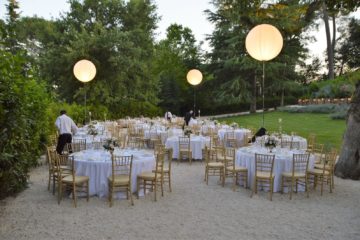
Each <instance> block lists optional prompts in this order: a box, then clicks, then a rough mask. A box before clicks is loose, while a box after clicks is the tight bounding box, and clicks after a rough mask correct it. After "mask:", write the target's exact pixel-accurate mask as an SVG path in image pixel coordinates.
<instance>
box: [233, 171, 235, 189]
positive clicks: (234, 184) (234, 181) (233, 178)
mask: <svg viewBox="0 0 360 240" xmlns="http://www.w3.org/2000/svg"><path fill="white" fill-rule="evenodd" d="M235 185H236V177H235V173H233V192H235Z"/></svg>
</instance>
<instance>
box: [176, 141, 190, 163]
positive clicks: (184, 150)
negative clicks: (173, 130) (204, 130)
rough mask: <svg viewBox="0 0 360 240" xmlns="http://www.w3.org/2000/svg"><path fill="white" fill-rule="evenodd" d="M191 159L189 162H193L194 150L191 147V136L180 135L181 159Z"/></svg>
mask: <svg viewBox="0 0 360 240" xmlns="http://www.w3.org/2000/svg"><path fill="white" fill-rule="evenodd" d="M184 157H185V158H186V159H189V163H190V164H191V163H192V151H191V148H190V137H179V159H178V161H181V160H182V159H183V158H184Z"/></svg>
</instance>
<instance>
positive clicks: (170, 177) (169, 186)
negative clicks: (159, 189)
mask: <svg viewBox="0 0 360 240" xmlns="http://www.w3.org/2000/svg"><path fill="white" fill-rule="evenodd" d="M168 174H169V190H170V192H172V190H171V174H170V172H169V173H168Z"/></svg>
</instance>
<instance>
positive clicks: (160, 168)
mask: <svg viewBox="0 0 360 240" xmlns="http://www.w3.org/2000/svg"><path fill="white" fill-rule="evenodd" d="M164 157H165V154H164V153H163V152H162V153H158V154H157V155H156V165H155V181H157V180H158V177H159V175H160V176H161V178H163V176H164V174H163V173H164Z"/></svg>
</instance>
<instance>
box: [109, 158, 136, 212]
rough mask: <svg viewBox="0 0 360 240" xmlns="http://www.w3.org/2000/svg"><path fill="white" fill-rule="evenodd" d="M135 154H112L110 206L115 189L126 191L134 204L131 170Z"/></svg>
mask: <svg viewBox="0 0 360 240" xmlns="http://www.w3.org/2000/svg"><path fill="white" fill-rule="evenodd" d="M132 163H133V156H116V155H114V154H113V153H112V154H111V176H109V177H108V185H109V206H110V207H111V206H112V201H113V193H114V192H115V191H126V197H127V199H129V196H130V202H131V205H134V201H133V198H132V192H131V172H132Z"/></svg>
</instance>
